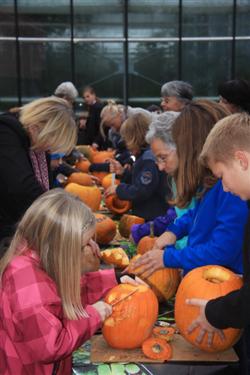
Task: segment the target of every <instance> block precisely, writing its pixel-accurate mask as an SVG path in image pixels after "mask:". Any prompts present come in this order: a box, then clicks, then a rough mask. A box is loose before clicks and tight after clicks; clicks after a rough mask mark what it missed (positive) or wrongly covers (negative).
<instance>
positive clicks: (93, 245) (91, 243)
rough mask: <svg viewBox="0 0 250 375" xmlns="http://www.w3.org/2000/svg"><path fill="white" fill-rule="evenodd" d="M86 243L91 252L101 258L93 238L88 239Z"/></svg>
mask: <svg viewBox="0 0 250 375" xmlns="http://www.w3.org/2000/svg"><path fill="white" fill-rule="evenodd" d="M88 245H89V246H90V248H91V250H92V252H93V255H94V256H96V257H98V258H101V251H100V248H99V246H98V244H97V243H96V242H95V241H94V240H92V238H91V239H90V240H89V242H88Z"/></svg>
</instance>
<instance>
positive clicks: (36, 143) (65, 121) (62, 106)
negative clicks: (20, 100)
mask: <svg viewBox="0 0 250 375" xmlns="http://www.w3.org/2000/svg"><path fill="white" fill-rule="evenodd" d="M76 138H77V129H76V125H75V121H74V116H73V112H72V109H71V106H70V104H69V103H68V102H67V101H65V100H64V99H61V98H56V97H54V96H51V97H48V98H42V99H38V100H34V101H33V102H31V103H29V104H26V105H24V106H23V107H22V108H21V110H20V115H19V120H17V119H16V118H15V117H14V116H13V115H11V114H9V113H6V114H3V115H1V116H0V240H1V239H3V238H5V237H8V236H11V235H12V234H13V233H14V230H15V224H16V222H17V221H18V220H19V219H20V217H21V215H22V214H23V213H24V212H25V210H26V209H27V208H28V207H29V206H30V204H31V203H32V202H33V201H34V200H35V199H36V198H37V197H38V196H39V195H41V194H42V193H43V192H44V191H46V190H48V189H49V188H50V173H49V153H66V154H68V153H70V152H71V151H72V149H73V148H74V146H75V144H76Z"/></svg>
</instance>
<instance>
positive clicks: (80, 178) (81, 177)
mask: <svg viewBox="0 0 250 375" xmlns="http://www.w3.org/2000/svg"><path fill="white" fill-rule="evenodd" d="M70 182H75V183H76V184H79V185H83V186H93V181H92V178H91V176H90V175H89V174H87V173H82V172H76V173H72V174H71V175H70V176H69V177H68V181H67V183H68V184H69V183H70Z"/></svg>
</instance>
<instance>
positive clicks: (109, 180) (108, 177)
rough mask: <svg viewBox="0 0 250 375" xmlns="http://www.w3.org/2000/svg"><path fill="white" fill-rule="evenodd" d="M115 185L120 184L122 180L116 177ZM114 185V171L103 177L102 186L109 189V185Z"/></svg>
mask: <svg viewBox="0 0 250 375" xmlns="http://www.w3.org/2000/svg"><path fill="white" fill-rule="evenodd" d="M114 182H115V185H119V183H120V180H118V179H115V181H114ZM111 185H112V173H108V174H107V175H106V176H104V177H103V179H102V187H103V188H104V189H107V188H108V187H110V186H111Z"/></svg>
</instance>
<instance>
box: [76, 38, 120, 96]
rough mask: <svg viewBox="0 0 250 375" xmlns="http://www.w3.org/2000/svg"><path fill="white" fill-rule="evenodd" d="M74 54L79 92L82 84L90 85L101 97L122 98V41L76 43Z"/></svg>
mask: <svg viewBox="0 0 250 375" xmlns="http://www.w3.org/2000/svg"><path fill="white" fill-rule="evenodd" d="M75 56H76V69H75V73H76V83H77V87H78V88H79V89H80V94H81V93H82V88H83V87H84V86H86V85H90V86H93V87H94V88H95V90H96V93H97V96H100V97H101V98H114V99H116V100H119V101H120V100H123V79H124V68H123V66H124V64H123V44H122V43H116V42H115V43H77V44H76V46H75Z"/></svg>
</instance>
